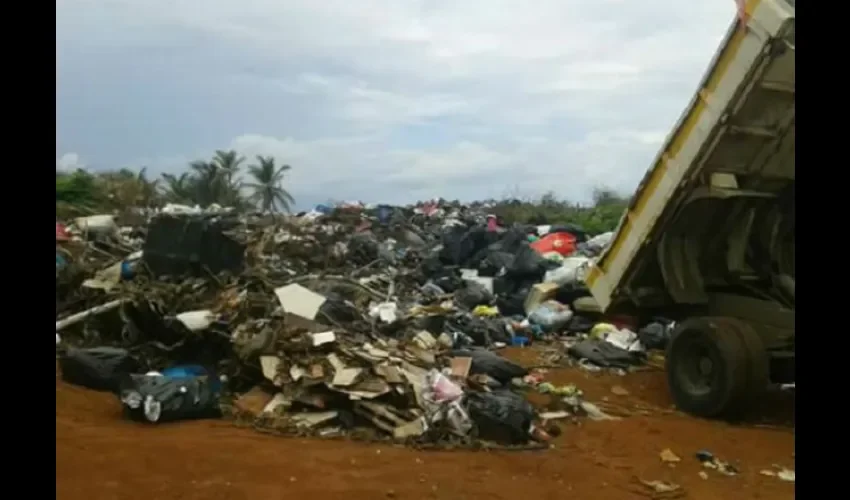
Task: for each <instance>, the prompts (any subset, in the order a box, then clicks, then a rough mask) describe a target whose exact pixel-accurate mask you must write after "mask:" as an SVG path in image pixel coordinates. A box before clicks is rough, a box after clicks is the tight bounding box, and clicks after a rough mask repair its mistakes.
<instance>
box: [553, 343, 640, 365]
mask: <svg viewBox="0 0 850 500" xmlns="http://www.w3.org/2000/svg"><path fill="white" fill-rule="evenodd" d="M567 352H568V353H569V354H570V355H571V356H573V357H574V358H576V359H586V360H588V361H590V362H591V363H593V364H594V365H597V366H601V367H604V368H623V369H626V368H628V367H630V366H632V365H635V364H638V363H640V360H641V356H640V355H639V354H637V353H631V352H629V351H627V350H625V349H620V348H619V347H617V346H615V345H614V344H611V343H609V342H605V341H602V340H594V339H588V340H583V341H581V342H579V343H578V344H575V345H573V346H572V347H570V348H569V349H568V350H567Z"/></svg>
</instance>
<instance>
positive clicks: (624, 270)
mask: <svg viewBox="0 0 850 500" xmlns="http://www.w3.org/2000/svg"><path fill="white" fill-rule="evenodd" d="M738 6H739V8H738V16H737V17H736V18H735V19H734V21H733V22H732V25H731V26H730V28H729V30H728V32H727V34H726V36H725V38H724V39H723V41H722V43H721V45H720V47H719V49H718V51H717V53H716V55H715V56H714V58H713V60H712V62H711V63H710V65H709V68H708V71H707V72H706V74H705V75H704V77H703V79H702V81H701V83H700V86H699V89H698V90H697V92H696V94H695V95H694V97H693V98H692V100H691V102H690V104H689V105H688V107H687V109H686V110H685V112H684V113H683V114H682V116H681V117H680V119H679V120H678V122H677V123H676V125H675V126H674V128H673V130H672V132H671V133H670V134H669V136H668V138H667V139H666V141H665V143H664V145H663V147H662V149H661V151H660V153H659V154H658V155H657V157H656V158H655V161H654V163H653V165H652V166H651V168H650V169H649V170H648V172H647V173H646V175H645V177H644V178H643V180H642V181H641V183H640V185H639V186H638V188H637V191H636V192H635V194H634V196H633V197H632V199H631V202H630V204H629V207H628V209H627V210H626V211H625V213H624V215H623V217H622V219H621V220H620V223H619V226H618V228H617V230H616V232H615V236H614V237H613V239H612V243H611V245H610V246H609V247H608V249H607V250H606V251H605V252H604V253H603V254H602V255H600V257H599V259H598V260H597V261H596V262H595V263H594V265H593V266H592V267H591V268H590V269H589V271H588V274H587V276H586V279H585V281H586V283H587V285H588V288H589V289H590V291H591V294H592V295H593V297H594V298H595V299H596V302H598V303H599V306H600V308H601V309H602V310H603V311H605V312H607V313H611V314H614V313H616V312H617V311H625V310H629V311H631V312H632V314H634V313H635V311H637V312H638V313H640V314H645V315H648V316H664V317H667V318H670V319H673V320H675V326H674V328H673V330H672V333H671V335H670V338H669V341H668V345H667V351H666V357H665V359H666V372H667V379H668V383H669V387H670V392H671V394H672V397H673V400H674V402H675V403H676V405H677V407H678V408H679V409H681V410H683V411H685V412H687V413H690V414H693V415H697V416H701V417H710V418H714V417H734V416H743V414H745V413H746V412H747V410H749V409H751V407H752V406H753V405H754V403H755V402H757V401H759V398H758V396H759V395H760V394H763V392H764V391H765V390H766V389H768V388H769V387H771V386H772V384H785V386H786V387H788V386H793V385H792V384H793V383H794V376H795V374H794V371H795V370H794V367H795V362H794V355H795V342H794V338H795V337H794V298H795V295H794V288H795V272H794V248H795V217H794V214H795V208H794V207H795V204H794V170H795V165H794V163H795V161H794V156H795V155H794V144H795V141H794V136H795V124H794V123H795V107H794V90H795V89H794V86H795V76H794V62H795V56H794V53H795V49H794V44H795V2H794V0H749V1H747V2H744V1H743V0H740V1H738Z"/></svg>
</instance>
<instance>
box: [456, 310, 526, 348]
mask: <svg viewBox="0 0 850 500" xmlns="http://www.w3.org/2000/svg"><path fill="white" fill-rule="evenodd" d="M446 324H447V326H448V327H449V329H450V330H451V331H456V332H458V333H462V334H464V335H465V336H467V337H469V338H470V339H472V342H473V344H474V345H477V346H481V347H489V346H490V345H492V344H493V342H503V343H505V344H507V343H509V342H510V340H511V337H510V335H509V334H508V332H507V331H506V330H505V325H504V323H502V321H501V320H500V319H491V318H476V317H475V316H470V315H461V316H457V317H455V318H452V319H451V320H449V321H447V322H446Z"/></svg>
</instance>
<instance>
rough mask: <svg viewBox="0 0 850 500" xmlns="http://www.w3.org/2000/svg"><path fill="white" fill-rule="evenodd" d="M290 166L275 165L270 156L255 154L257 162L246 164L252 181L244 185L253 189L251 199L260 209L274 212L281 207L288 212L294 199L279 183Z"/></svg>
mask: <svg viewBox="0 0 850 500" xmlns="http://www.w3.org/2000/svg"><path fill="white" fill-rule="evenodd" d="M291 168H292V167H290V166H289V165H281V166H279V167H278V166H276V165H275V160H274V158H272V157H271V156H257V164H256V165H249V166H248V173H250V174H251V177H252V178H253V180H254V182H251V183H247V184H246V187H249V188H251V189H253V190H254V193H253V195H252V196H251V199H252V201H253V202H254V203H256V204H258V205H259V207H260V210H262V211H263V212H269V211H272V212H274V211H277V210H278V209H282V210H283V211H285V212H290V210H291V208H292V205H294V204H295V199H294V198H293V197H292V195H291V194H289V192H288V191H286V189H284V188H283V187H282V186H281V184H282V183H283V177H284V174H285V173H286V172H288V171H289V170H290V169H291Z"/></svg>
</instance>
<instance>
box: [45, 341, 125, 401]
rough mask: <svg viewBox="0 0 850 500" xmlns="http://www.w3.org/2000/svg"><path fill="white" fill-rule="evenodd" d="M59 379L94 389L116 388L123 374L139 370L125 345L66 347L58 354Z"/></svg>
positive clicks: (113, 389)
mask: <svg viewBox="0 0 850 500" xmlns="http://www.w3.org/2000/svg"><path fill="white" fill-rule="evenodd" d="M59 368H60V370H61V373H62V380H64V381H65V382H68V383H69V384H74V385H79V386H82V387H86V388H88V389H94V390H96V391H110V392H118V386H119V383H120V380H121V378H122V377H123V376H127V375H128V374H130V373H133V372H136V371H138V370H139V363H138V362H137V361H136V359H135V358H133V356H131V355H130V353H129V352H128V351H127V350H126V349H118V348H115V347H93V348H90V349H76V348H73V347H68V348H67V349H65V351H64V352H63V353H61V354H60V355H59Z"/></svg>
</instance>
